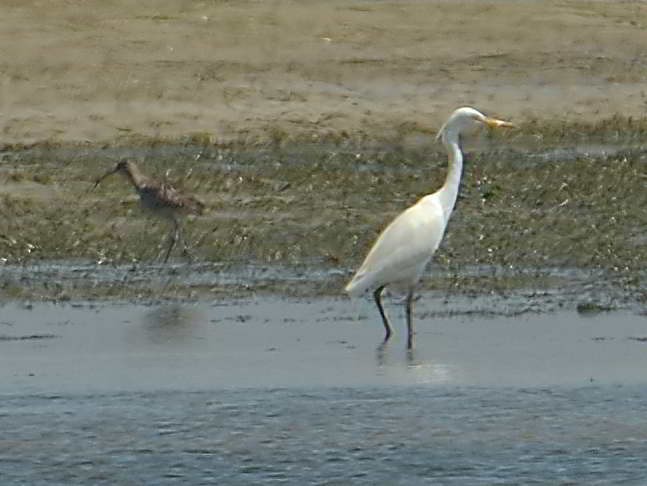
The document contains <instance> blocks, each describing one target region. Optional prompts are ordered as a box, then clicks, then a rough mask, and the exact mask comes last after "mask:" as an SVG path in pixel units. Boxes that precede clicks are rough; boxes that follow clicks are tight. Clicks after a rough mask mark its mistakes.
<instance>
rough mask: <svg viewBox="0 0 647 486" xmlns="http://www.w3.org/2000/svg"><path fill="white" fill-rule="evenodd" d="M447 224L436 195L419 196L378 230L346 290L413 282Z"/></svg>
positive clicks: (359, 290) (360, 290)
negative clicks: (375, 238) (373, 242)
mask: <svg viewBox="0 0 647 486" xmlns="http://www.w3.org/2000/svg"><path fill="white" fill-rule="evenodd" d="M446 225H447V222H446V221H445V216H444V214H443V210H442V206H441V205H440V202H439V200H438V198H437V197H436V195H430V196H426V197H424V198H422V199H421V200H420V201H418V203H416V204H415V205H413V206H411V207H410V208H408V209H407V210H405V211H404V212H403V213H401V214H400V215H399V216H397V217H396V218H395V219H394V220H393V221H392V222H391V224H389V225H388V226H387V227H386V229H385V230H384V231H383V232H382V234H380V236H379V237H378V239H377V241H376V242H375V244H374V245H373V248H371V251H370V252H369V253H368V255H367V256H366V259H365V260H364V263H362V266H361V267H360V269H359V270H358V271H357V273H356V274H355V276H354V277H353V279H352V280H351V281H350V283H349V284H348V285H347V286H346V291H347V292H349V293H351V294H354V295H355V294H360V293H362V292H364V291H366V290H367V289H369V288H376V287H378V286H380V285H384V284H386V283H396V282H406V283H411V284H413V283H415V282H416V281H417V280H418V278H419V277H420V273H421V272H422V270H423V269H424V267H425V265H426V264H427V262H428V261H429V259H430V258H431V256H432V255H433V254H434V252H435V251H436V249H437V248H438V245H440V242H441V240H442V238H443V234H444V232H445V227H446Z"/></svg>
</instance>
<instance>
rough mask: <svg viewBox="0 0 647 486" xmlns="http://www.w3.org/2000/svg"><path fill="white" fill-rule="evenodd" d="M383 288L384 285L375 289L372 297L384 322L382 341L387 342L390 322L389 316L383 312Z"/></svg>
mask: <svg viewBox="0 0 647 486" xmlns="http://www.w3.org/2000/svg"><path fill="white" fill-rule="evenodd" d="M383 290H384V285H382V286H381V287H378V288H377V289H375V292H373V298H374V299H375V303H376V304H377V308H378V310H379V311H380V316H382V322H383V323H384V329H385V331H386V334H385V335H384V342H387V341H388V340H389V338H390V337H391V324H389V318H388V317H387V316H386V312H384V307H383V306H382V291H383Z"/></svg>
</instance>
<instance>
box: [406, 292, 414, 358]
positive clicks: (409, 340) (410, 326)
mask: <svg viewBox="0 0 647 486" xmlns="http://www.w3.org/2000/svg"><path fill="white" fill-rule="evenodd" d="M412 307H413V290H410V291H409V293H408V294H407V349H411V348H413V322H412V315H411V313H412Z"/></svg>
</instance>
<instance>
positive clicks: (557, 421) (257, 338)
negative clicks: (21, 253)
mask: <svg viewBox="0 0 647 486" xmlns="http://www.w3.org/2000/svg"><path fill="white" fill-rule="evenodd" d="M416 304H417V307H416V312H417V313H418V314H417V315H419V316H421V317H420V318H419V319H418V321H417V322H416V325H417V331H418V332H417V336H416V338H417V341H416V346H415V349H414V350H413V351H412V352H407V351H406V350H405V348H404V342H403V339H402V338H403V336H402V334H403V331H404V325H403V322H402V319H401V318H402V316H401V314H402V313H401V312H400V309H399V308H397V307H396V306H394V305H390V306H389V311H390V312H391V315H392V318H393V320H394V325H395V327H396V333H397V336H396V339H395V340H394V341H393V342H392V343H390V344H389V345H388V346H380V345H379V344H380V343H379V341H380V336H381V333H382V328H381V324H380V323H379V321H378V320H377V316H376V315H375V309H373V307H372V305H371V304H370V303H369V302H364V301H359V302H350V301H348V300H347V299H334V298H316V299H283V298H277V297H272V296H265V297H253V298H249V299H238V300H231V299H230V300H227V301H222V302H216V303H213V304H206V303H200V304H164V305H160V306H154V305H149V306H146V305H136V304H126V303H122V304H119V303H111V304H100V305H97V304H68V305H53V304H29V305H13V304H12V305H5V306H4V307H3V308H2V318H1V321H2V322H1V323H0V326H1V327H0V334H1V336H0V376H1V378H2V379H1V380H0V396H1V397H2V401H1V402H0V429H1V430H2V431H3V434H2V437H1V438H0V470H1V471H2V478H3V481H2V482H3V484H56V483H58V484H70V483H77V484H88V483H92V484H96V483H104V484H115V483H126V484H129V483H135V484H141V483H147V484H151V483H155V484H164V483H166V484H168V483H179V482H181V483H192V484H205V483H217V484H256V483H283V484H349V483H352V484H420V483H433V484H519V483H523V484H617V483H618V482H621V481H625V482H626V483H627V484H640V483H641V481H642V480H643V479H644V478H645V477H647V466H645V462H644V457H645V456H646V455H647V418H646V417H647V376H646V375H645V374H644V370H645V369H647V347H646V346H647V344H645V343H644V342H643V341H642V340H643V338H644V337H645V336H647V319H645V317H644V316H641V315H635V314H631V313H624V312H622V313H621V312H615V313H598V314H595V315H593V316H591V317H583V316H581V315H578V314H577V313H575V312H561V313H549V314H528V315H523V316H516V317H501V316H497V317H490V318H487V317H483V316H481V315H478V314H473V315H469V316H462V317H452V318H449V317H435V318H434V317H430V316H431V315H432V310H433V308H434V307H436V306H437V305H438V302H437V301H436V300H435V299H433V298H423V299H421V300H420V301H418V302H417V303H416ZM425 316H427V317H425Z"/></svg>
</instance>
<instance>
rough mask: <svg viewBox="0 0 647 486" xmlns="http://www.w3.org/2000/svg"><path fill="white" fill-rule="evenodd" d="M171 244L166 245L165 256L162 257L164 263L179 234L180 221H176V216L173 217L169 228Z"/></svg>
mask: <svg viewBox="0 0 647 486" xmlns="http://www.w3.org/2000/svg"><path fill="white" fill-rule="evenodd" d="M170 234H171V236H172V238H171V244H170V245H169V246H168V250H166V256H165V257H164V263H166V262H167V261H168V257H169V256H170V255H171V250H173V248H174V247H175V243H177V240H178V238H179V236H180V223H178V220H177V219H176V218H173V228H172V229H171V233H170Z"/></svg>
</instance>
